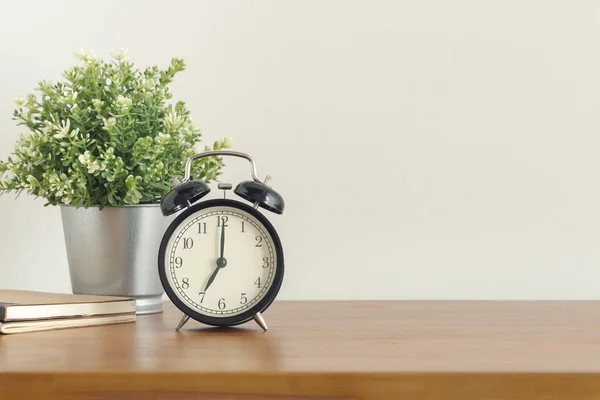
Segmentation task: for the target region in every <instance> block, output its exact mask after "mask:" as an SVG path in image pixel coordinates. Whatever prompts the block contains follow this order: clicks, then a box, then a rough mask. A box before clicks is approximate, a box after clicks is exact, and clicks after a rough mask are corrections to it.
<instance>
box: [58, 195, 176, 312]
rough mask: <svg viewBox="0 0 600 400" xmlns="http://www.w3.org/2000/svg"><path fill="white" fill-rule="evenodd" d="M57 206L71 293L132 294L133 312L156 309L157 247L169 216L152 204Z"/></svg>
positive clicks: (158, 299) (159, 288)
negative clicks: (134, 309) (87, 206)
mask: <svg viewBox="0 0 600 400" xmlns="http://www.w3.org/2000/svg"><path fill="white" fill-rule="evenodd" d="M60 209H61V217H62V224H63V231H64V237H65V244H66V249H67V258H68V263H69V273H70V276H71V288H72V291H73V293H75V294H94V295H106V296H127V297H133V298H135V299H136V313H137V314H153V313H160V312H162V303H163V301H162V295H163V287H162V285H161V283H160V278H159V275H158V248H159V246H160V242H161V240H162V237H163V234H164V232H165V231H166V229H167V227H168V225H169V224H170V222H171V221H172V217H165V216H163V215H162V213H161V211H160V206H159V205H158V204H156V205H139V206H123V207H105V208H104V209H102V210H100V209H99V208H98V207H90V208H76V207H71V206H65V205H61V206H60Z"/></svg>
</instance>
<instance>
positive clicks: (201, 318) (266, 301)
mask: <svg viewBox="0 0 600 400" xmlns="http://www.w3.org/2000/svg"><path fill="white" fill-rule="evenodd" d="M219 206H226V207H234V208H238V209H240V210H242V211H245V212H247V213H249V214H251V215H252V216H254V217H255V218H256V219H258V221H259V222H260V223H261V224H263V226H264V227H265V228H266V229H267V232H268V233H269V235H271V238H272V239H273V245H274V247H275V253H276V258H277V266H276V269H275V277H274V278H273V283H272V284H271V288H270V289H269V290H268V291H267V293H266V294H265V296H264V297H263V298H262V299H261V300H260V301H259V302H258V303H257V304H255V305H254V306H252V307H251V308H249V309H248V310H246V311H244V312H243V313H241V314H238V315H234V316H230V317H211V316H207V315H204V314H200V313H198V312H196V311H195V310H194V309H192V308H191V307H189V306H188V305H186V304H185V303H184V302H183V301H181V300H180V299H179V297H178V296H177V294H176V293H175V291H174V290H173V288H172V287H171V285H170V284H169V281H168V279H167V274H166V268H165V267H166V265H165V253H166V251H167V245H168V243H169V240H170V239H171V236H172V235H173V232H174V231H175V229H176V228H177V227H178V226H179V225H180V224H181V223H182V222H183V221H184V220H185V219H186V218H187V217H189V216H190V215H191V214H193V213H195V212H197V211H200V210H203V209H205V208H209V207H219ZM283 258H284V257H283V247H282V245H281V240H280V238H279V235H278V234H277V231H276V230H275V228H274V227H273V225H272V224H271V222H270V221H269V220H268V219H267V217H265V216H264V215H263V214H261V213H260V212H259V211H258V210H256V209H254V208H252V207H250V206H248V205H247V204H244V203H242V202H239V201H237V200H232V199H212V200H207V201H203V202H201V203H198V204H195V205H193V206H191V207H189V208H187V209H186V210H185V211H183V212H182V213H181V214H179V215H178V216H177V217H176V218H175V219H174V220H173V221H172V222H171V224H170V225H169V227H168V228H167V230H166V231H165V234H164V235H163V238H162V240H161V243H160V247H159V252H158V274H159V277H160V281H161V284H162V286H163V289H164V290H165V293H166V294H167V296H168V297H169V299H170V300H171V301H172V302H173V304H174V305H175V306H176V307H177V308H178V309H179V310H180V311H182V312H183V313H185V314H187V315H189V316H190V317H191V318H193V319H195V320H196V321H198V322H201V323H203V324H206V325H211V326H219V327H227V326H235V325H240V324H243V323H245V322H247V321H249V320H251V319H252V317H253V316H254V315H255V314H256V313H258V312H261V313H262V312H264V311H265V310H266V309H267V308H268V307H269V306H270V305H271V304H272V303H273V301H274V300H275V297H277V294H278V293H279V290H280V289H281V284H282V282H283V275H284V270H285V267H284V261H283Z"/></svg>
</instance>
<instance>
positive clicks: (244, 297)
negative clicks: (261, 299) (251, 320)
mask: <svg viewBox="0 0 600 400" xmlns="http://www.w3.org/2000/svg"><path fill="white" fill-rule="evenodd" d="M247 302H248V298H247V297H246V293H242V298H241V299H240V304H246V303H247Z"/></svg>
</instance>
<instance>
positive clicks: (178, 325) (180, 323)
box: [175, 313, 190, 331]
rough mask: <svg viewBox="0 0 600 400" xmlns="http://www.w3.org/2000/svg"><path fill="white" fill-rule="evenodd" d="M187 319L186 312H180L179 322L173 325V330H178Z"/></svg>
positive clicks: (188, 317)
mask: <svg viewBox="0 0 600 400" xmlns="http://www.w3.org/2000/svg"><path fill="white" fill-rule="evenodd" d="M188 319H190V316H189V315H187V314H183V313H182V314H181V317H180V318H179V322H177V326H176V327H175V330H176V331H178V330H180V329H181V328H182V327H183V326H184V325H185V323H186V322H188Z"/></svg>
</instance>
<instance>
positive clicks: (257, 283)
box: [254, 277, 262, 288]
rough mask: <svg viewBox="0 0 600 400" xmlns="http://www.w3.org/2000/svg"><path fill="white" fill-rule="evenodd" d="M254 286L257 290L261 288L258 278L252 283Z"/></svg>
mask: <svg viewBox="0 0 600 400" xmlns="http://www.w3.org/2000/svg"><path fill="white" fill-rule="evenodd" d="M254 284H255V285H256V287H257V288H260V287H262V286H260V277H258V279H257V280H255V281H254Z"/></svg>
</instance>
